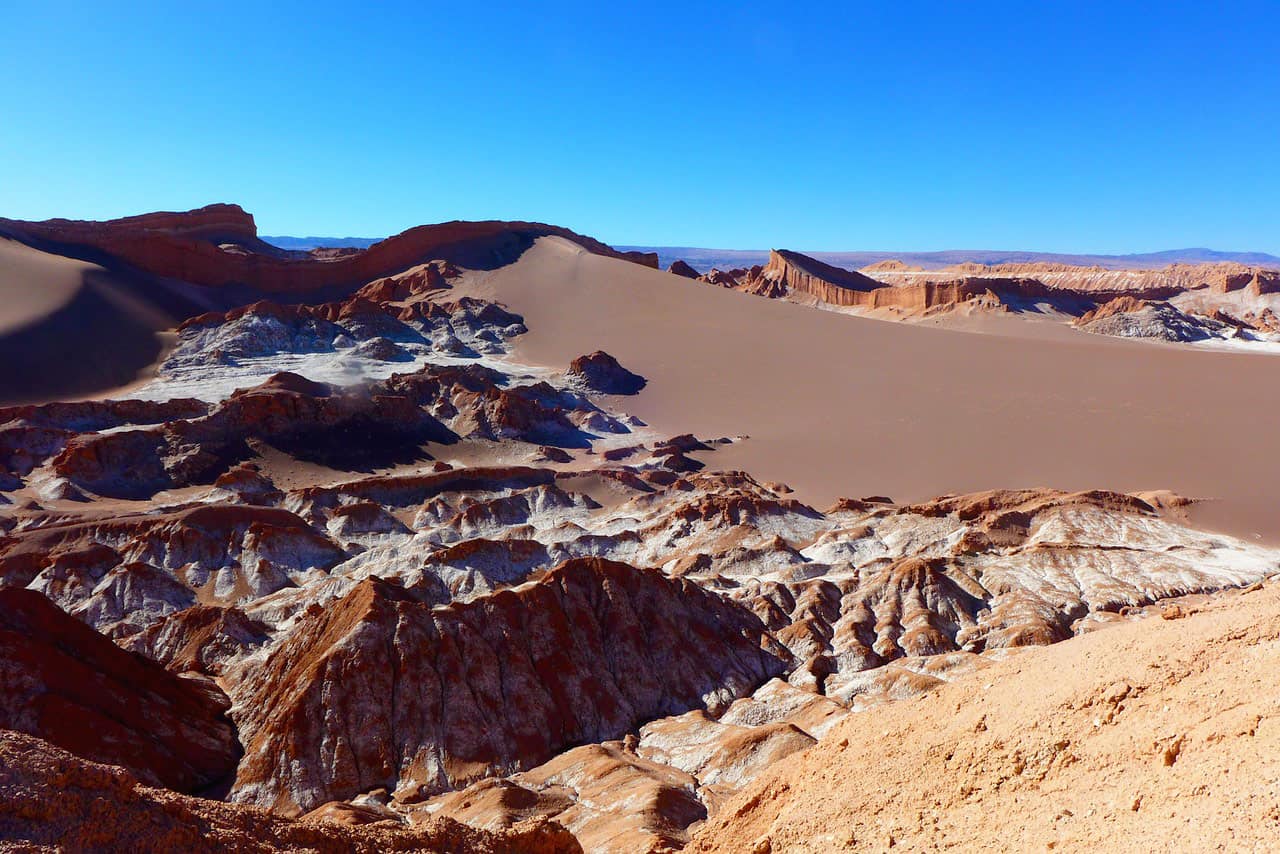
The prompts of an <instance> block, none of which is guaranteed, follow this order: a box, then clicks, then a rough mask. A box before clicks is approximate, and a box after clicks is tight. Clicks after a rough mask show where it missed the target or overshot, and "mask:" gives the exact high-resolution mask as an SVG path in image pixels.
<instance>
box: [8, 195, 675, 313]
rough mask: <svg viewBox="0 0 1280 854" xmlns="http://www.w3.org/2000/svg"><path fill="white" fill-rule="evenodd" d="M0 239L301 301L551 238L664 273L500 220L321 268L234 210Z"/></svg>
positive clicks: (70, 223)
mask: <svg viewBox="0 0 1280 854" xmlns="http://www.w3.org/2000/svg"><path fill="white" fill-rule="evenodd" d="M0 231H3V232H5V233H8V234H11V235H13V236H15V237H17V238H18V239H20V240H24V241H28V242H33V243H38V244H41V245H52V246H55V247H57V248H60V249H62V250H64V251H75V249H76V248H78V247H83V248H85V249H89V250H93V251H95V252H100V253H106V254H107V255H109V256H111V257H113V258H116V259H119V260H120V261H123V262H125V263H126V264H129V265H130V266H132V267H135V268H137V269H139V270H143V271H145V272H147V273H151V274H153V275H156V276H161V277H164V278H170V279H178V280H180V281H184V282H190V283H192V284H196V285H204V286H208V287H219V288H222V287H231V286H243V287H248V288H252V289H254V290H256V291H258V292H260V293H285V294H294V295H299V296H302V295H306V294H309V293H314V292H322V291H324V290H325V289H331V290H332V289H343V288H354V287H358V286H361V285H364V284H365V283H367V282H371V281H374V280H376V279H380V278H384V277H386V276H389V275H393V274H397V273H401V272H402V271H404V270H408V269H410V268H411V267H415V266H417V265H420V264H423V263H425V262H428V261H433V260H444V261H449V262H452V263H456V264H460V265H463V266H470V267H490V268H491V267H494V266H499V265H501V264H503V263H508V262H510V261H512V260H514V259H515V258H516V257H517V256H518V255H519V254H520V253H521V252H523V251H524V250H525V249H526V248H528V247H529V246H530V245H532V243H533V241H534V240H536V239H538V238H539V237H547V236H555V237H562V238H564V239H566V240H571V241H573V242H574V243H577V244H578V245H579V246H582V247H583V248H585V249H587V250H588V251H590V252H594V253H596V254H599V255H605V256H607V257H611V258H621V259H624V260H627V261H634V262H636V263H639V264H643V265H645V266H648V267H654V268H656V267H657V266H658V256H657V254H656V253H638V252H618V251H616V250H614V249H612V248H610V247H608V246H606V245H605V244H603V243H600V242H599V241H597V240H593V239H592V238H590V237H586V236H584V235H581V234H576V233H575V232H572V231H569V230H568V229H565V228H560V227H558V226H552V225H546V224H544V223H536V222H497V221H490V222H446V223H440V224H439V225H422V226H418V227H417V228H411V229H409V230H408V231H405V232H402V233H400V234H398V235H395V236H394V237H388V238H387V239H386V240H382V241H379V242H378V243H375V244H374V245H372V246H370V247H369V248H368V249H365V250H361V251H355V252H350V253H344V254H341V255H338V256H336V257H332V258H327V259H320V258H316V257H312V256H310V255H306V254H301V255H300V254H297V253H290V252H286V251H284V250H280V249H276V248H275V247H273V246H270V245H269V244H267V243H264V242H263V241H261V240H259V239H258V237H257V227H256V225H255V224H254V221H253V217H252V216H251V215H250V214H247V213H245V212H244V210H242V209H241V208H240V207H238V206H236V205H210V206H209V207H205V208H200V209H198V210H194V211H187V212H185V213H155V214H144V215H142V216H136V217H127V218H125V219H115V220H108V221H105V222H87V221H76V220H45V221H43V222H24V221H20V220H10V219H0Z"/></svg>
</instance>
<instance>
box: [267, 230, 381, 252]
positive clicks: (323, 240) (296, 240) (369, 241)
mask: <svg viewBox="0 0 1280 854" xmlns="http://www.w3.org/2000/svg"><path fill="white" fill-rule="evenodd" d="M260 237H261V238H262V239H263V240H265V241H266V242H267V243H270V244H271V245H272V246H278V247H280V248H281V249H293V250H298V251H302V252H305V251H307V250H308V249H318V248H320V247H321V246H324V247H326V248H328V249H368V248H369V247H370V246H372V245H373V244H375V243H377V242H378V241H379V240H382V238H381V237H287V236H276V237H268V236H267V235H265V234H264V235H260Z"/></svg>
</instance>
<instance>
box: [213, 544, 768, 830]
mask: <svg viewBox="0 0 1280 854" xmlns="http://www.w3.org/2000/svg"><path fill="white" fill-rule="evenodd" d="M786 667H787V656H786V654H785V652H783V651H782V650H781V649H780V648H779V647H778V646H777V645H776V644H775V643H774V642H773V641H772V639H771V638H769V637H768V636H767V635H766V634H765V633H764V631H763V627H762V626H761V625H760V623H759V621H758V620H757V619H756V618H755V617H754V616H753V615H751V614H750V613H749V612H748V611H746V610H745V609H743V608H741V607H739V606H734V605H731V604H730V603H728V602H727V601H725V600H723V599H721V598H720V597H718V596H715V595H714V594H710V593H707V592H705V591H703V590H701V589H700V588H698V587H697V586H696V585H694V584H692V583H689V582H683V581H676V580H672V579H668V578H665V577H664V576H662V575H661V574H660V573H657V572H654V571H648V570H637V569H633V568H632V567H630V566H626V565H624V564H620V563H612V562H608V561H601V560H579V561H571V562H569V563H566V564H564V565H562V566H560V567H559V568H557V569H556V570H554V571H552V572H551V573H549V574H548V575H547V576H546V577H545V578H543V579H541V580H539V581H537V582H536V583H533V584H528V585H523V586H521V587H519V588H516V589H514V590H511V591H503V592H500V593H496V594H493V595H491V596H487V597H482V598H480V599H477V600H475V601H473V602H471V603H468V604H465V605H452V606H449V607H447V608H441V609H432V608H430V607H429V606H424V605H422V604H420V603H419V602H417V601H415V600H414V599H413V597H412V595H411V594H410V592H409V591H406V590H404V589H403V588H401V587H398V586H396V585H392V584H389V583H387V582H383V581H377V580H372V579H371V580H369V581H366V582H363V583H362V584H361V585H359V586H358V587H356V588H355V589H354V590H353V591H352V592H351V593H349V594H348V595H347V596H345V597H344V598H342V599H340V600H338V601H337V602H336V603H334V604H332V605H330V606H329V607H327V608H325V609H315V610H314V611H313V612H312V613H309V614H307V616H306V617H305V618H304V620H303V622H302V624H300V625H299V627H298V628H297V629H296V630H295V631H294V632H293V633H292V635H291V636H290V637H289V638H288V639H287V640H286V641H285V642H284V643H283V644H282V645H281V646H280V647H278V648H277V649H275V650H274V651H273V652H272V654H271V655H270V656H269V657H268V658H267V659H266V661H265V662H263V663H262V664H261V665H260V666H257V667H255V668H253V669H252V670H251V671H250V672H248V673H246V675H245V676H244V678H243V680H242V681H241V683H240V685H239V687H238V688H237V691H236V711H235V716H236V719H237V721H238V723H239V724H240V727H241V732H242V737H243V739H244V741H245V745H246V756H245V760H244V762H243V763H241V766H240V770H239V773H238V776H237V779H236V784H235V788H234V790H233V793H232V797H233V799H235V800H237V801H239V802H245V803H256V804H259V805H264V806H270V807H272V808H274V809H277V810H281V811H284V812H286V813H295V814H296V813H298V812H305V811H307V810H309V809H312V808H314V807H316V806H319V805H320V804H322V803H324V802H325V801H329V800H334V799H341V798H348V797H351V796H353V795H355V794H358V793H360V792H363V791H368V790H370V789H373V788H378V787H384V788H387V789H395V790H396V793H397V797H398V798H400V799H401V800H407V801H412V800H414V799H416V798H420V797H423V796H426V795H431V794H434V793H437V792H440V791H445V790H447V789H450V788H454V787H457V786H460V785H465V784H467V783H469V782H472V781H473V780H476V779H478V778H480V777H484V776H486V775H491V774H495V773H503V772H511V771H517V770H520V769H521V768H527V767H531V766H533V765H536V764H538V763H540V762H542V761H545V760H546V759H548V758H550V757H551V756H552V755H553V754H554V753H555V752H556V751H557V750H561V749H564V748H566V747H569V746H571V745H573V744H580V743H583V742H595V741H604V740H607V739H610V738H616V737H619V736H621V735H622V734H624V733H626V732H627V731H629V730H631V729H633V728H634V727H635V726H636V725H637V724H639V723H640V722H642V721H644V720H646V719H648V718H652V717H657V716H660V715H664V714H673V713H679V712H682V711H685V710H687V709H690V708H696V707H703V706H705V707H707V708H709V709H711V710H713V711H715V710H718V709H720V708H723V707H725V706H727V705H728V704H729V703H730V702H732V700H734V699H736V698H737V697H739V696H743V695H745V694H748V693H750V692H751V691H752V690H753V689H754V688H755V687H756V686H757V685H758V684H760V683H762V682H763V681H764V680H766V679H768V678H769V677H771V676H775V675H777V674H778V673H781V672H783V671H784V670H785V669H786Z"/></svg>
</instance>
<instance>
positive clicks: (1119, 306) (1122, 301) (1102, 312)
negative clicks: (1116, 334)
mask: <svg viewBox="0 0 1280 854" xmlns="http://www.w3.org/2000/svg"><path fill="white" fill-rule="evenodd" d="M1147 305H1148V303H1147V301H1146V300H1143V299H1138V298H1137V297H1132V296H1129V295H1127V294H1126V295H1125V296H1119V297H1116V298H1115V299H1113V300H1109V301H1108V302H1105V303H1103V304H1102V305H1100V306H1098V307H1097V308H1094V309H1090V310H1089V311H1086V312H1085V313H1084V314H1082V315H1080V318H1079V319H1078V320H1076V324H1077V325H1079V326H1083V325H1084V324H1086V323H1089V322H1090V321H1093V320H1102V319H1103V318H1105V317H1111V316H1112V315H1116V314H1128V313H1129V312H1133V311H1139V310H1141V309H1142V308H1144V307H1145V306H1147Z"/></svg>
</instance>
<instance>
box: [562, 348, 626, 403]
mask: <svg viewBox="0 0 1280 854" xmlns="http://www.w3.org/2000/svg"><path fill="white" fill-rule="evenodd" d="M566 376H568V377H569V379H570V380H573V381H575V382H577V383H580V384H581V385H582V386H583V387H584V388H586V389H587V390H589V391H594V392H598V393H600V394H635V393H637V392H638V391H640V389H642V388H644V387H645V378H644V377H642V376H640V375H639V374H634V373H632V372H631V371H628V370H627V369H626V368H624V367H622V365H620V364H618V360H617V359H615V358H614V357H613V356H610V355H609V354H608V353H606V352H604V351H603V350H597V351H595V352H594V353H591V354H589V355H586V356H579V357H578V358H576V359H574V360H573V361H572V362H570V363H569V371H568V373H567V374H566Z"/></svg>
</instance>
